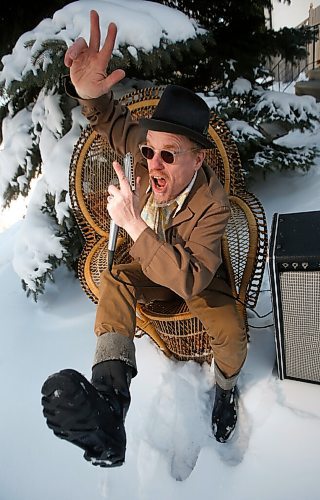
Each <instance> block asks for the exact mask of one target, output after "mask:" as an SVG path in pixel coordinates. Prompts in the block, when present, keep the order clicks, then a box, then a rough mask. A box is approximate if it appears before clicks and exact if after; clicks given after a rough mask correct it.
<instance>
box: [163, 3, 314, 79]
mask: <svg viewBox="0 0 320 500" xmlns="http://www.w3.org/2000/svg"><path fill="white" fill-rule="evenodd" d="M156 1H158V2H159V3H162V4H164V5H168V6H169V7H173V8H177V9H179V10H180V11H182V12H184V13H185V14H187V15H188V16H189V17H191V18H194V19H195V20H196V21H197V22H198V23H199V25H200V26H201V27H203V28H204V29H205V30H206V31H207V32H206V35H201V36H200V38H201V41H202V43H203V45H204V48H205V57H204V58H200V59H199V60H198V61H197V62H196V65H195V61H194V60H193V61H190V65H192V64H193V67H194V68H195V69H196V71H193V73H192V72H189V71H185V72H184V78H183V83H184V84H188V85H189V86H191V87H193V88H200V87H201V88H204V85H205V86H206V88H207V89H210V88H212V85H213V84H214V83H215V82H217V81H218V82H223V83H225V82H228V81H230V80H231V81H234V80H235V79H236V78H238V77H243V78H246V79H248V80H250V81H251V82H252V83H253V82H255V81H256V80H257V78H259V77H261V75H263V74H265V73H266V68H265V65H266V62H267V61H268V59H269V58H270V57H272V56H277V55H280V56H281V57H283V58H285V59H286V60H287V61H289V62H294V61H296V60H299V59H301V58H303V57H305V55H306V45H307V43H308V42H310V41H312V36H313V33H312V29H311V28H308V27H303V28H299V29H296V28H292V29H289V28H284V29H282V30H280V31H277V32H276V31H274V30H272V29H270V28H268V27H267V22H266V13H267V12H268V11H269V12H270V11H271V10H272V2H271V0H241V2H240V1H239V0H210V1H209V0H156ZM279 1H281V0H279ZM284 1H287V3H290V0H284ZM189 68H190V66H187V70H189ZM199 86H200V87H199Z"/></svg>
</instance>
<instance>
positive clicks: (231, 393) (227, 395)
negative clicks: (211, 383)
mask: <svg viewBox="0 0 320 500" xmlns="http://www.w3.org/2000/svg"><path fill="white" fill-rule="evenodd" d="M238 397H239V396H238V389H237V387H236V386H235V387H233V388H232V389H229V390H224V389H222V388H221V387H220V386H219V385H218V384H216V395H215V401H214V406H213V411H212V430H213V434H214V437H215V438H216V440H217V441H219V442H220V443H225V442H226V441H227V440H228V439H229V438H230V436H231V434H232V433H233V431H234V428H235V426H236V423H237V412H238Z"/></svg>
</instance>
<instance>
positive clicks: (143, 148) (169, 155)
mask: <svg viewBox="0 0 320 500" xmlns="http://www.w3.org/2000/svg"><path fill="white" fill-rule="evenodd" d="M139 149H140V152H141V154H142V156H143V157H144V158H145V159H146V160H152V158H153V157H154V155H155V153H156V152H157V153H160V156H161V159H162V160H163V161H164V162H165V163H169V164H171V163H174V162H175V160H176V156H178V155H182V154H184V153H189V152H190V151H196V150H198V149H199V148H190V149H185V150H184V151H168V150H167V149H155V148H153V147H151V146H147V145H146V144H139Z"/></svg>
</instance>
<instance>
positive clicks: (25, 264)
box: [0, 0, 320, 500]
mask: <svg viewBox="0 0 320 500" xmlns="http://www.w3.org/2000/svg"><path fill="white" fill-rule="evenodd" d="M92 8H95V9H97V10H98V11H99V12H100V13H101V18H102V23H103V25H105V26H106V25H107V24H108V22H109V21H110V20H113V21H120V20H121V23H119V24H121V29H120V30H119V37H118V44H122V43H127V44H129V45H132V46H133V47H132V49H130V51H131V54H132V55H133V56H134V50H133V49H134V48H135V47H137V37H139V40H140V43H141V44H142V46H143V47H144V49H145V50H148V49H147V48H148V47H149V46H157V45H158V44H159V37H161V36H162V34H164V35H165V37H167V38H168V39H169V38H170V39H172V40H173V39H185V38H187V37H189V36H194V34H195V32H196V30H197V28H196V26H195V24H194V23H193V22H192V21H190V20H188V19H187V18H186V17H185V16H183V15H182V14H181V13H179V12H178V11H170V15H168V12H169V11H168V9H167V8H166V7H163V6H161V5H159V4H155V3H153V2H148V3H146V2H142V1H138V0H130V1H129V0H126V1H125V0H119V1H117V2H116V3H115V2H106V1H93V0H92V1H80V2H74V3H73V4H69V5H68V6H66V7H65V8H64V9H61V10H60V11H58V12H57V13H56V14H55V16H54V18H53V20H51V19H46V20H44V21H42V23H40V25H39V26H38V27H37V28H35V30H33V31H32V32H29V33H28V34H25V35H23V37H22V38H21V39H20V40H19V42H18V44H17V46H16V50H15V51H14V53H13V54H12V55H10V56H6V61H5V63H6V64H5V72H6V73H5V76H6V78H7V81H9V80H10V78H12V77H15V78H20V75H21V74H22V72H25V71H27V70H28V69H30V68H31V66H30V50H31V52H32V51H34V50H35V49H36V46H37V47H39V43H40V41H41V40H43V39H45V38H48V36H49V37H51V38H54V37H58V38H59V37H60V38H63V39H64V40H65V41H66V42H67V44H70V43H71V40H73V39H74V38H75V37H78V36H84V37H86V38H87V36H88V26H89V24H88V12H89V10H90V9H92ZM124 19H125V21H123V20H124ZM35 35H36V38H37V42H36V45H35V46H34V47H33V48H32V49H30V50H29V52H27V48H25V47H24V43H25V42H26V41H27V40H30V39H31V38H32V37H33V38H35ZM130 36H131V37H132V38H131V39H130ZM174 37H177V38H174ZM2 76H3V75H2ZM249 90H250V89H249V87H248V85H247V83H246V81H244V80H239V81H238V82H237V83H236V85H235V94H238V93H240V94H241V93H243V92H247V91H249ZM207 99H208V100H209V101H210V102H211V103H214V102H215V100H216V98H215V97H214V96H210V97H209V98H207ZM208 100H207V102H208ZM259 106H260V107H262V106H267V107H268V108H269V109H270V112H271V113H272V109H273V107H274V106H278V107H280V109H282V110H283V114H284V116H285V117H287V118H288V117H292V119H294V117H295V110H299V112H301V111H303V110H305V111H306V112H308V113H310V112H312V113H314V115H315V116H318V115H319V105H318V104H316V103H315V101H314V100H313V99H312V98H311V99H309V98H300V99H298V98H296V97H295V96H293V95H289V94H283V93H279V94H277V93H272V92H266V93H265V94H264V96H263V98H261V101H260V102H259ZM61 123H62V114H61V109H60V107H59V98H58V96H55V95H44V94H42V93H41V94H40V95H39V97H38V99H37V102H36V103H35V105H34V107H33V109H32V110H24V111H22V112H20V113H18V114H17V115H15V116H11V117H7V118H6V120H5V123H4V142H3V144H2V150H1V151H0V166H1V165H2V166H3V165H5V168H1V169H0V171H1V176H2V177H1V179H0V190H1V189H3V188H4V187H5V181H6V179H9V178H11V177H12V176H11V174H12V172H14V171H15V170H16V169H17V165H18V164H19V161H21V160H23V159H24V158H25V155H24V150H25V149H29V148H30V147H31V144H32V141H31V139H30V133H29V131H30V129H31V128H32V125H33V126H34V127H33V131H34V133H37V126H36V125H38V124H41V133H40V132H39V135H38V140H39V145H40V151H41V157H42V171H43V173H42V176H41V177H40V178H39V179H38V181H37V182H35V184H34V185H33V187H32V190H31V193H30V195H29V197H28V199H27V200H26V201H25V200H22V199H21V198H20V199H19V200H18V201H17V202H16V203H14V204H13V205H12V207H11V208H10V209H6V210H4V211H3V212H2V214H1V216H0V231H2V232H0V248H1V251H0V283H1V285H0V312H1V351H0V394H1V398H2V400H1V419H0V443H1V446H0V463H1V469H0V499H1V500H29V499H30V500H31V499H32V500H43V499H44V498H45V499H46V500H57V499H59V500H70V499H73V498H76V499H77V500H88V499H90V500H100V499H106V498H107V499H110V500H123V499H124V498H128V499H129V498H130V500H150V499H153V500H160V499H161V500H164V499H165V500H173V499H174V500H194V499H195V498H199V497H209V496H210V498H211V497H212V498H215V499H216V500H231V499H237V500H257V499H259V500H270V499H271V498H272V499H273V500H286V499H290V500H301V499H304V500H317V499H318V498H319V492H318V456H319V448H320V425H319V422H320V397H319V396H320V386H319V385H314V384H308V383H303V382H295V381H290V380H284V381H280V380H279V378H278V377H277V373H276V370H275V368H274V363H275V347H274V329H273V326H268V325H269V324H271V323H272V321H273V319H272V315H269V316H267V317H266V318H264V319H258V318H257V317H255V315H254V314H253V313H251V312H249V323H250V324H251V325H256V326H259V327H263V328H262V329H254V328H252V327H251V328H250V338H251V342H250V345H249V354H248V358H247V361H246V363H245V365H244V368H243V370H242V373H241V377H240V379H239V390H240V394H241V400H240V401H241V405H240V416H239V423H238V426H237V429H236V432H235V435H234V437H233V438H232V440H231V441H230V442H228V443H226V444H220V443H217V442H216V441H215V440H214V439H213V437H212V435H211V431H210V417H211V408H212V398H213V393H212V386H213V383H214V377H213V373H212V371H211V369H210V367H209V366H208V365H203V366H200V365H198V364H196V363H194V362H188V363H183V362H177V361H174V360H170V359H168V358H166V357H165V356H164V355H163V354H162V353H161V352H160V351H159V350H158V349H157V348H156V347H155V345H154V344H153V343H152V342H151V340H149V339H148V338H147V337H146V336H144V337H143V338H141V339H136V348H137V362H138V368H139V373H138V376H137V377H136V378H135V379H134V380H133V382H132V385H131V393H132V404H131V407H130V410H129V413H128V416H127V421H126V429H127V438H128V446H127V457H126V463H125V464H124V466H123V467H121V468H116V469H111V470H105V469H100V468H99V467H94V466H92V465H91V464H89V463H87V462H86V461H85V460H84V459H83V457H82V451H81V450H80V449H78V448H76V447H74V446H72V445H70V444H69V443H67V442H64V441H62V440H59V439H57V438H56V437H55V436H54V435H53V434H52V432H51V431H50V430H49V429H48V428H47V426H46V423H45V420H44V418H43V416H42V410H41V404H40V399H41V395H40V391H41V386H42V384H43V382H44V380H45V379H46V378H47V377H48V376H49V375H50V374H52V373H54V372H56V371H58V370H60V369H64V368H74V369H76V370H78V371H80V372H81V373H83V374H84V375H85V376H87V377H88V378H90V371H91V363H92V358H93V353H94V349H95V337H94V334H93V324H94V318H95V306H94V304H93V303H92V302H90V300H89V299H88V298H87V297H86V296H85V294H84V292H83V291H82V289H81V287H80V284H79V281H78V280H77V279H76V278H75V277H73V276H72V275H71V274H70V273H69V272H67V270H66V269H65V268H64V267H60V268H59V269H58V270H57V271H55V283H48V284H47V286H46V291H45V293H44V294H43V295H42V296H40V297H39V299H38V303H35V302H33V301H32V299H30V298H29V299H28V298H27V297H26V295H25V292H24V291H23V290H22V288H21V282H20V277H21V276H23V277H24V279H26V281H28V280H29V281H28V284H29V286H30V288H31V289H32V286H33V285H34V279H35V278H36V277H37V273H38V272H39V273H40V272H41V270H43V269H44V267H45V266H46V265H47V261H46V256H47V255H48V254H50V253H51V254H54V255H56V256H61V252H62V247H61V244H60V241H59V238H57V237H56V236H54V233H55V228H54V227H53V226H52V219H50V220H49V219H48V217H47V214H45V213H42V212H41V210H40V207H41V206H42V204H43V199H44V197H45V196H46V195H47V194H48V193H49V194H50V193H51V194H57V193H60V192H61V191H62V190H63V189H65V187H66V185H67V175H68V166H69V161H70V155H71V152H72V148H73V144H74V143H75V141H76V139H77V137H78V136H79V133H80V127H81V126H82V125H84V124H85V120H84V119H83V117H81V115H80V111H79V108H75V109H73V111H72V127H71V129H70V131H69V132H68V134H66V135H65V136H63V137H62V138H61ZM228 125H229V126H230V127H231V128H232V130H233V133H234V134H236V133H238V134H239V135H240V136H241V135H250V133H252V134H253V133H254V132H256V131H254V129H253V130H251V129H250V128H248V124H246V122H241V121H240V120H234V121H232V122H231V121H230V123H228ZM319 136H320V131H319V128H317V127H316V126H315V127H314V129H313V130H312V131H311V132H310V131H309V132H308V133H307V132H303V131H299V132H298V131H295V132H292V133H289V134H287V135H286V136H284V137H283V138H281V139H278V141H287V143H290V145H292V144H296V145H299V146H300V145H302V144H303V145H304V144H311V145H313V144H314V145H316V144H317V143H319ZM6 176H7V177H6ZM18 182H23V177H22V178H21V179H19V180H18ZM249 188H250V191H251V192H253V193H255V194H256V195H257V196H258V198H259V199H260V200H261V202H262V203H263V205H264V207H265V210H266V213H267V217H268V224H269V227H270V223H271V219H272V215H273V214H274V213H275V212H279V213H287V212H299V211H312V210H320V196H319V191H320V160H319V161H318V163H317V165H316V166H314V167H312V168H311V169H310V171H309V172H307V173H304V172H301V171H296V172H283V173H272V174H268V175H267V178H266V180H264V179H263V175H262V174H261V177H259V176H258V175H257V177H256V179H255V180H254V181H253V182H252V184H251V185H250V186H249ZM57 199H59V198H57ZM26 204H28V210H27V212H26ZM56 208H57V213H58V222H62V220H63V219H64V217H67V215H68V209H69V200H68V198H67V199H66V201H62V200H61V201H57V202H56ZM269 289H270V285H269V279H268V273H267V272H266V274H265V277H264V282H263V285H262V292H261V294H260V298H259V303H258V306H257V311H258V312H259V314H260V315H263V314H266V313H268V312H269V311H270V310H271V298H270V291H269Z"/></svg>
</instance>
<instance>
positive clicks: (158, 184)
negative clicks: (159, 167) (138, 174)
mask: <svg viewBox="0 0 320 500" xmlns="http://www.w3.org/2000/svg"><path fill="white" fill-rule="evenodd" d="M151 184H152V189H153V190H154V191H158V192H159V191H163V190H164V189H165V188H166V186H167V180H166V179H165V178H164V177H161V176H158V175H152V176H151Z"/></svg>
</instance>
